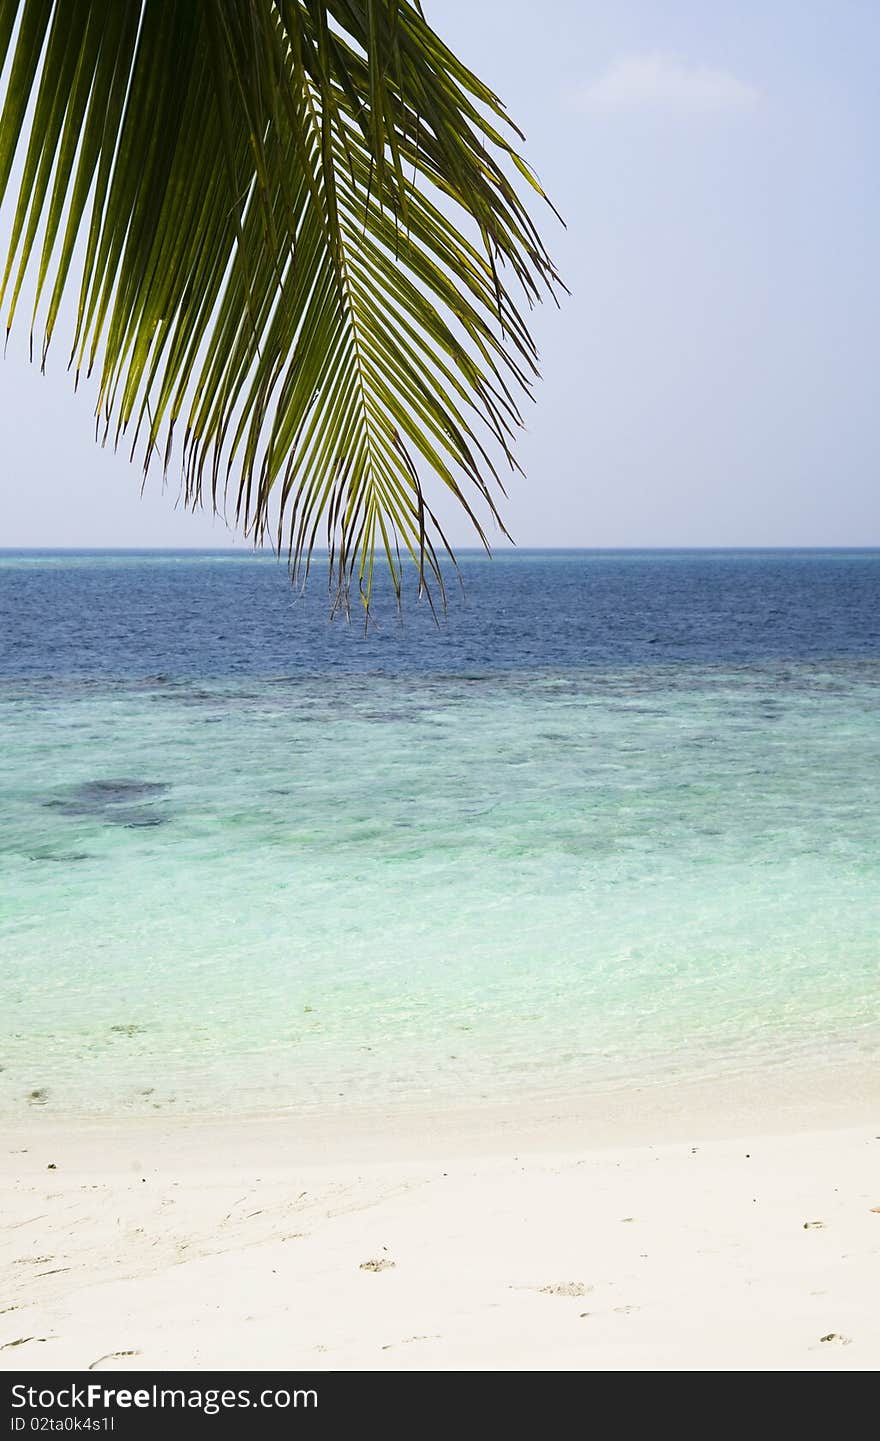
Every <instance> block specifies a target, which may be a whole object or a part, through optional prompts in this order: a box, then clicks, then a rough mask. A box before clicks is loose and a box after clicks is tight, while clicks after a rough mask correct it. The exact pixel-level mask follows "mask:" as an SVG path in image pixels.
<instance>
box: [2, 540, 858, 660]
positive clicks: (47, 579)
mask: <svg viewBox="0 0 880 1441" xmlns="http://www.w3.org/2000/svg"><path fill="white" fill-rule="evenodd" d="M461 578H462V582H463V590H462V588H461V587H460V585H459V583H458V582H457V581H456V579H455V576H454V574H452V573H450V578H449V584H448V597H449V606H448V614H447V617H446V619H445V621H443V622H441V624H440V625H439V626H438V625H436V624H435V623H434V621H433V619H432V617H431V614H430V612H429V610H428V607H427V605H425V604H424V602H422V603H421V604H420V603H418V602H417V600H416V598H415V595H414V593H413V591H412V587H410V593H409V594H408V595H407V597H406V600H405V604H404V610H403V617H402V620H398V619H397V617H396V614H395V608H394V606H393V604H392V603H391V602H390V601H389V599H388V598H387V597H382V596H381V595H380V597H379V599H378V601H377V604H376V607H375V608H376V615H377V623H376V624H375V625H374V626H373V627H372V628H371V629H370V631H369V633H368V634H367V635H366V636H365V635H364V633H363V626H362V624H361V620H360V616H359V614H355V615H354V618H353V624H352V625H351V626H349V625H347V624H346V622H345V621H344V620H342V619H339V618H337V620H336V621H335V622H334V623H333V624H330V623H329V621H328V615H329V610H330V605H329V599H328V593H327V589H326V585H325V584H324V583H323V580H322V576H321V574H320V567H316V570H315V572H314V573H313V576H312V579H311V581H310V583H309V587H308V590H307V593H306V596H305V598H301V597H299V596H297V595H296V594H294V592H293V591H292V590H291V587H290V584H289V581H288V578H287V574H286V571H285V569H284V567H283V566H282V565H279V564H278V562H276V561H275V560H274V559H273V558H272V557H268V556H259V557H257V556H252V555H249V554H248V553H242V552H229V551H227V552H204V553H193V552H152V553H143V554H139V553H137V552H123V553H104V552H76V553H65V552H54V553H53V552H40V553H37V552H9V551H7V552H0V674H3V675H7V676H59V677H60V676H150V675H161V674H167V675H170V676H187V677H195V676H221V675H226V676H232V675H235V676H243V675H259V676H267V675H293V674H297V673H302V672H307V673H309V672H322V671H328V670H334V671H344V672H351V671H363V672H372V671H380V672H386V673H396V672H400V671H413V670H414V671H422V672H425V671H442V672H447V673H449V672H451V673H462V672H466V671H468V670H471V669H473V670H475V671H476V672H478V673H484V672H493V671H509V670H520V669H522V670H528V669H536V668H543V667H554V666H557V667H572V666H575V667H579V666H632V665H638V666H644V665H647V666H653V665H661V664H663V663H665V662H676V663H680V662H695V663H700V664H713V663H721V664H732V665H742V664H748V663H749V662H752V661H760V660H767V659H778V660H792V661H796V660H825V659H842V658H850V657H851V658H857V657H874V656H877V655H878V654H880V551H877V550H849V551H577V552H561V551H557V552H516V553H514V554H513V555H510V554H502V555H496V556H495V557H494V558H493V559H491V560H488V559H486V558H484V557H482V556H476V555H472V554H468V555H465V556H464V557H463V558H462V560H461Z"/></svg>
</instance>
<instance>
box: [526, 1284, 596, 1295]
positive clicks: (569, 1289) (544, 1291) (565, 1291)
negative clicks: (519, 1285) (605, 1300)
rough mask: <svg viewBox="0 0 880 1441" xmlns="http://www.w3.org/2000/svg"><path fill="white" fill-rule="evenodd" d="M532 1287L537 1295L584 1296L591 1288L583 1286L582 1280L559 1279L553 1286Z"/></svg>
mask: <svg viewBox="0 0 880 1441" xmlns="http://www.w3.org/2000/svg"><path fill="white" fill-rule="evenodd" d="M533 1289H534V1290H535V1291H537V1292H538V1295H539V1296H586V1294H587V1292H588V1291H592V1289H593V1288H592V1286H585V1285H584V1283H583V1281H561V1282H559V1283H558V1284H557V1285H554V1286H535V1287H534V1288H533Z"/></svg>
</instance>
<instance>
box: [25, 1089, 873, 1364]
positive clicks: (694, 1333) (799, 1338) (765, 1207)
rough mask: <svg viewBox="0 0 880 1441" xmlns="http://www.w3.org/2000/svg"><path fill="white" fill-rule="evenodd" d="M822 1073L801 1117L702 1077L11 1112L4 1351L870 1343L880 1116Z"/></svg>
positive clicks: (445, 1355)
mask: <svg viewBox="0 0 880 1441" xmlns="http://www.w3.org/2000/svg"><path fill="white" fill-rule="evenodd" d="M803 1084H804V1086H808V1085H809V1081H808V1079H807V1078H804V1081H803ZM823 1092H824V1093H825V1095H826V1096H827V1095H828V1088H827V1087H826V1086H825V1085H824V1084H823V1082H822V1079H821V1078H819V1079H818V1080H817V1081H816V1084H815V1086H814V1090H813V1096H814V1097H815V1105H814V1106H813V1107H812V1108H811V1109H812V1110H813V1111H814V1114H815V1124H814V1126H813V1127H812V1128H810V1129H805V1128H804V1120H805V1116H806V1108H805V1104H804V1100H803V1099H802V1102H801V1108H800V1112H799V1113H798V1114H797V1115H795V1114H794V1113H793V1112H790V1111H787V1110H786V1109H785V1108H784V1107H780V1106H777V1107H776V1109H775V1110H768V1108H767V1106H766V1105H765V1106H764V1108H763V1111H762V1109H761V1106H760V1104H759V1101H758V1098H757V1095H756V1096H755V1098H754V1104H753V1105H752V1106H751V1107H750V1106H748V1105H743V1106H741V1108H740V1109H739V1111H737V1110H736V1109H731V1110H730V1112H729V1114H728V1115H727V1117H726V1118H725V1119H724V1120H722V1119H721V1116H720V1112H719V1110H718V1107H717V1101H718V1098H717V1097H715V1098H714V1105H715V1118H714V1121H711V1120H710V1117H709V1114H708V1112H707V1113H706V1114H701V1113H700V1108H699V1105H698V1104H697V1097H696V1096H694V1097H692V1098H691V1099H692V1102H693V1104H692V1106H691V1111H690V1114H689V1113H688V1112H687V1111H683V1110H680V1109H679V1110H678V1111H676V1112H674V1113H673V1112H672V1111H671V1110H670V1109H669V1108H668V1107H667V1108H666V1109H665V1110H664V1107H663V1105H662V1104H661V1101H660V1100H658V1098H657V1097H656V1096H652V1097H651V1098H650V1100H649V1099H648V1098H643V1099H644V1104H643V1105H641V1106H637V1107H634V1106H633V1098H632V1097H630V1098H628V1099H627V1100H626V1102H625V1104H624V1101H623V1099H621V1098H619V1099H618V1101H617V1102H616V1103H614V1104H612V1103H609V1104H607V1105H606V1106H605V1107H604V1109H603V1108H601V1107H599V1105H598V1104H597V1105H596V1106H595V1107H594V1109H593V1111H592V1113H591V1112H590V1111H589V1109H587V1110H586V1111H585V1112H584V1113H583V1114H575V1113H572V1114H568V1113H567V1112H565V1111H564V1110H560V1109H559V1108H557V1109H555V1110H551V1109H547V1110H546V1111H545V1113H544V1114H543V1115H542V1114H541V1113H540V1111H538V1110H535V1111H533V1112H532V1113H531V1114H530V1116H529V1118H528V1124H526V1122H525V1120H524V1118H523V1115H522V1113H520V1114H519V1115H518V1116H515V1115H513V1114H508V1115H506V1116H502V1115H499V1116H497V1117H495V1118H491V1117H487V1116H486V1115H485V1114H484V1115H483V1116H482V1117H480V1116H478V1115H477V1114H476V1113H475V1114H474V1115H472V1116H470V1117H469V1118H462V1117H455V1116H452V1115H447V1116H446V1117H445V1119H438V1120H435V1122H434V1124H433V1125H432V1126H431V1127H426V1126H425V1125H423V1124H417V1118H415V1117H412V1118H410V1120H409V1122H407V1121H406V1120H401V1119H400V1118H397V1119H396V1120H395V1121H394V1124H393V1125H392V1124H390V1123H385V1124H382V1123H380V1122H378V1121H376V1122H372V1123H369V1124H367V1123H364V1122H363V1121H362V1122H360V1123H358V1124H357V1125H355V1124H354V1123H351V1124H348V1125H346V1123H344V1122H343V1121H342V1120H341V1119H338V1120H335V1121H334V1122H333V1123H332V1124H326V1125H320V1126H319V1125H318V1123H317V1122H312V1123H310V1125H308V1126H297V1125H295V1124H294V1123H293V1122H292V1121H290V1120H289V1119H287V1120H281V1119H269V1118H265V1119H262V1120H255V1121H253V1122H251V1123H243V1122H236V1123H235V1124H230V1125H228V1126H221V1125H219V1124H206V1123H203V1122H195V1121H190V1122H186V1121H183V1120H180V1121H178V1122H176V1123H172V1122H169V1121H159V1120H156V1121H155V1122H146V1121H137V1120H134V1119H132V1120H129V1121H126V1122H124V1123H123V1122H120V1123H118V1124H109V1123H108V1124H103V1123H102V1124H97V1123H96V1124H86V1123H79V1124H77V1125H72V1126H68V1127H61V1126H59V1125H58V1124H57V1123H53V1122H52V1120H51V1118H50V1117H48V1116H35V1117H34V1120H33V1122H32V1124H31V1125H29V1126H28V1128H27V1129H26V1130H25V1129H24V1128H22V1129H20V1130H9V1129H7V1130H6V1131H5V1132H4V1133H3V1135H2V1138H0V1139H2V1152H0V1154H2V1164H3V1176H2V1230H0V1270H2V1275H3V1290H2V1295H0V1365H2V1367H3V1368H4V1369H9V1370H13V1369H14V1370H21V1369H24V1370H39V1369H43V1368H47V1369H48V1368H62V1367H65V1368H74V1369H86V1368H92V1369H95V1370H100V1369H105V1370H108V1369H133V1370H136V1369H138V1368H145V1369H146V1368H157V1369H170V1368H189V1367H194V1368H244V1369H254V1370H259V1369H261V1368H285V1369H290V1370H314V1369H328V1370H333V1369H343V1370H374V1369H380V1370H408V1369H414V1370H463V1369H477V1370H484V1369H485V1370H504V1369H512V1368H516V1369H519V1368H524V1369H533V1370H563V1369H565V1370H567V1369H588V1370H589V1369H607V1370H630V1369H635V1370H648V1369H666V1368H669V1369H685V1370H699V1369H712V1370H725V1369H729V1370H737V1369H744V1370H773V1369H787V1370H864V1369H873V1368H874V1367H876V1366H877V1365H878V1364H880V1311H878V1307H877V1296H878V1294H880V1122H878V1123H874V1124H871V1122H870V1115H871V1111H872V1107H871V1105H870V1104H869V1102H868V1101H867V1100H861V1101H856V1100H854V1099H852V1098H850V1099H849V1100H847V1101H846V1102H845V1104H844V1102H843V1101H841V1102H840V1104H837V1103H836V1102H835V1103H831V1102H830V1101H827V1100H826V1101H823V1100H822V1099H821V1097H822V1093H823ZM801 1095H802V1098H803V1096H804V1093H803V1092H802V1093H801ZM710 1099H711V1097H710ZM806 1099H807V1100H809V1095H807V1097H806ZM615 1105H616V1109H615ZM600 1111H601V1112H602V1114H601V1116H600ZM843 1111H846V1112H847V1115H848V1120H849V1121H850V1122H852V1124H842V1123H841V1114H842V1112H843ZM624 1112H625V1114H624ZM490 1122H491V1124H490ZM786 1122H787V1124H783V1123H786ZM780 1126H782V1129H778V1128H779V1127H780ZM615 1130H616V1131H617V1134H618V1136H619V1137H621V1138H622V1139H621V1140H620V1141H619V1142H615V1140H614V1139H613V1133H614V1131H615ZM651 1135H653V1136H654V1137H655V1139H654V1140H653V1141H652V1140H650V1139H649V1137H650V1136H651Z"/></svg>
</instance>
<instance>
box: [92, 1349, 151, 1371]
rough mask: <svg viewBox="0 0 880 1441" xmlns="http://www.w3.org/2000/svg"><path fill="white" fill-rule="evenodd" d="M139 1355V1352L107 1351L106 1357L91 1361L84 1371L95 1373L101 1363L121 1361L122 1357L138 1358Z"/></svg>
mask: <svg viewBox="0 0 880 1441" xmlns="http://www.w3.org/2000/svg"><path fill="white" fill-rule="evenodd" d="M140 1354H141V1353H140V1351H108V1352H107V1355H106V1356H99V1357H98V1359H97V1361H93V1362H92V1364H91V1366H88V1367H87V1368H86V1369H87V1370H88V1371H97V1369H98V1367H99V1366H100V1364H101V1362H102V1361H121V1360H122V1358H123V1357H124V1356H140Z"/></svg>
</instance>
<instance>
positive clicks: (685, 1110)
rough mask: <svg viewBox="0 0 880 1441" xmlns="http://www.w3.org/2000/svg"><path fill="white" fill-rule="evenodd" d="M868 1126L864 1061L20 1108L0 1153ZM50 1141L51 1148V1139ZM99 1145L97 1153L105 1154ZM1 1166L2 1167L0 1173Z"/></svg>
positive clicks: (638, 1138)
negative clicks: (331, 1100)
mask: <svg viewBox="0 0 880 1441" xmlns="http://www.w3.org/2000/svg"><path fill="white" fill-rule="evenodd" d="M875 1121H876V1122H877V1124H878V1129H880V1073H878V1068H877V1067H876V1066H871V1065H869V1064H868V1062H867V1061H866V1060H860V1061H858V1062H848V1063H847V1064H844V1065H841V1064H840V1063H839V1062H830V1063H829V1062H825V1063H824V1064H823V1063H822V1062H821V1061H817V1062H814V1063H812V1064H810V1065H809V1066H807V1065H801V1066H792V1065H791V1064H787V1065H785V1066H780V1067H778V1068H773V1069H762V1070H755V1071H743V1072H739V1073H730V1074H728V1075H725V1076H720V1077H716V1078H712V1079H708V1080H706V1079H701V1080H688V1081H682V1082H654V1083H650V1084H644V1085H634V1086H632V1087H629V1088H616V1089H613V1090H606V1091H603V1090H598V1089H594V1090H590V1091H585V1092H583V1093H571V1094H569V1095H553V1094H551V1095H537V1096H532V1097H525V1098H513V1097H510V1098H503V1099H502V1098H491V1099H489V1098H481V1099H479V1100H477V1101H474V1102H473V1103H472V1104H470V1105H461V1104H445V1103H444V1102H443V1101H442V1100H440V1099H434V1100H422V1101H417V1102H413V1103H411V1104H409V1105H404V1104H401V1103H400V1102H394V1103H392V1104H390V1105H388V1106H385V1107H381V1108H380V1107H377V1106H374V1105H365V1106H346V1107H343V1106H332V1107H327V1108H325V1109H320V1108H316V1107H309V1108H308V1109H305V1110H303V1111H301V1112H296V1111H295V1110H293V1109H280V1108H279V1109H278V1110H265V1109H264V1110H259V1111H254V1112H250V1113H248V1112H230V1113H228V1114H224V1113H214V1114H206V1113H205V1112H202V1111H184V1110H181V1111H180V1112H177V1113H175V1112H174V1111H172V1110H170V1109H165V1110H163V1112H162V1113H161V1114H156V1113H151V1112H149V1111H141V1112H137V1111H125V1112H122V1113H120V1114H117V1115H115V1116H108V1115H103V1114H94V1115H92V1114H88V1113H82V1112H74V1113H63V1112H62V1113H60V1114H59V1113H57V1112H55V1111H54V1110H53V1109H52V1108H51V1107H45V1108H44V1107H40V1106H34V1107H30V1108H29V1109H28V1110H27V1112H26V1113H23V1114H22V1115H21V1116H20V1117H18V1118H16V1117H13V1116H10V1115H0V1156H2V1155H4V1154H8V1149H9V1145H14V1143H15V1142H16V1140H17V1139H18V1138H19V1137H20V1136H21V1135H25V1134H26V1135H27V1136H30V1137H32V1138H33V1140H34V1142H39V1144H40V1145H48V1146H49V1147H50V1149H51V1147H52V1145H53V1144H66V1143H67V1142H69V1141H70V1140H71V1139H72V1138H75V1140H76V1144H77V1147H78V1148H79V1149H80V1150H82V1151H83V1153H84V1154H86V1153H88V1151H89V1149H90V1148H92V1147H94V1149H95V1155H96V1156H101V1157H103V1158H104V1159H106V1157H107V1156H108V1154H110V1153H112V1150H113V1149H114V1148H115V1147H116V1145H117V1144H118V1143H119V1142H120V1141H121V1142H122V1143H123V1144H124V1145H127V1144H128V1142H129V1140H133V1139H134V1138H136V1137H137V1138H139V1143H141V1140H142V1143H143V1144H145V1145H147V1146H148V1147H159V1149H160V1150H164V1151H165V1152H166V1153H167V1154H169V1155H178V1156H179V1155H183V1154H184V1153H185V1152H186V1150H187V1147H189V1146H195V1148H196V1153H197V1154H198V1151H199V1148H200V1147H202V1146H204V1147H206V1148H207V1149H208V1150H210V1149H211V1147H212V1146H213V1145H214V1144H215V1143H216V1142H218V1141H223V1142H224V1143H231V1144H233V1145H234V1147H235V1150H236V1153H237V1154H239V1155H244V1154H247V1155H253V1156H254V1157H255V1158H259V1156H260V1155H261V1154H263V1153H264V1151H265V1148H266V1147H277V1146H279V1144H283V1145H284V1146H285V1147H290V1148H292V1152H291V1154H292V1155H295V1156H296V1157H297V1158H298V1159H305V1160H313V1159H315V1158H316V1157H318V1156H323V1157H325V1158H328V1159H334V1160H337V1159H338V1160H344V1161H349V1160H353V1159H359V1158H361V1159H365V1160H376V1159H391V1160H425V1159H428V1160H429V1159H432V1158H435V1157H436V1156H438V1155H441V1156H442V1155H446V1154H455V1155H464V1156H467V1155H480V1156H482V1155H489V1156H492V1155H505V1154H508V1153H509V1152H510V1148H511V1147H514V1148H519V1149H522V1150H527V1151H531V1152H536V1153H540V1152H541V1151H545V1150H549V1151H558V1152H565V1151H581V1150H584V1149H590V1150H592V1149H597V1148H599V1149H603V1148H607V1147H617V1146H621V1145H623V1146H638V1145H657V1144H674V1143H677V1142H686V1141H688V1140H690V1141H694V1140H702V1141H723V1140H734V1139H738V1138H740V1137H747V1136H748V1135H749V1134H757V1135H771V1134H797V1133H799V1132H805V1131H822V1130H836V1129H846V1128H853V1127H856V1126H860V1125H864V1126H870V1125H871V1124H873V1123H874V1122H875ZM55 1137H57V1143H56V1141H55V1140H54V1138H55ZM108 1148H109V1149H108ZM4 1169H5V1168H4Z"/></svg>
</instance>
